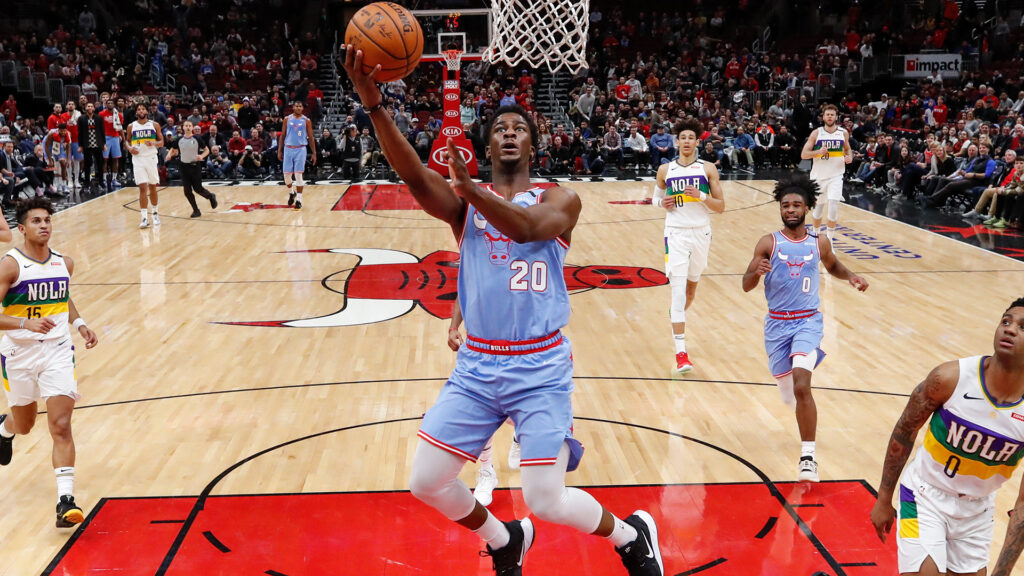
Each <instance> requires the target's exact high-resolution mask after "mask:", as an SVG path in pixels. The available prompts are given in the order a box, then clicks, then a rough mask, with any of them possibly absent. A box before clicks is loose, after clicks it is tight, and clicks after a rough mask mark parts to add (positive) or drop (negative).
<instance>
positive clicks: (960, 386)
mask: <svg viewBox="0 0 1024 576" xmlns="http://www.w3.org/2000/svg"><path fill="white" fill-rule="evenodd" d="M985 358H986V357H985V356H973V357H971V358H963V359H961V360H960V380H959V381H958V382H957V384H956V390H954V391H953V395H952V396H950V398H949V400H947V401H946V403H945V404H943V405H942V406H941V407H940V408H939V409H938V410H936V411H935V412H934V413H933V414H932V417H931V420H929V422H928V431H927V432H926V433H925V437H924V446H923V447H922V448H921V449H919V450H918V451H917V456H916V457H915V458H914V462H913V463H912V464H911V466H912V467H914V471H915V472H916V473H917V475H918V478H920V479H922V480H924V481H925V482H927V483H929V484H931V485H933V486H935V487H937V488H940V489H942V490H945V491H947V492H950V493H952V494H964V495H967V496H970V497H973V498H981V497H984V496H988V495H989V494H991V493H993V492H995V491H996V490H997V489H998V488H999V487H1000V486H1002V484H1003V482H1006V481H1007V480H1009V479H1010V476H1012V475H1013V471H1014V470H1015V469H1016V468H1017V465H1018V464H1020V461H1021V458H1022V457H1024V400H1022V401H1018V402H1014V403H1013V404H1000V403H998V402H996V401H995V400H994V399H993V398H992V396H990V395H989V393H988V389H987V388H986V387H985V372H984V369H983V367H984V362H985Z"/></svg>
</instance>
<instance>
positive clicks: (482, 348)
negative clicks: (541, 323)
mask: <svg viewBox="0 0 1024 576" xmlns="http://www.w3.org/2000/svg"><path fill="white" fill-rule="evenodd" d="M561 343H562V332H561V330H558V331H555V332H552V333H551V334H548V335H547V336H542V337H540V338H531V339H529V340H486V339H484V338H477V337H476V336H473V335H472V334H467V335H466V347H467V348H469V349H470V350H472V351H474V352H482V353H484V354H497V355H500V356H520V355H523V354H533V353H535V352H542V351H544V350H549V349H551V348H554V347H555V346H558V345H559V344H561Z"/></svg>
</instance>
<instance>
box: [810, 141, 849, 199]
mask: <svg viewBox="0 0 1024 576" xmlns="http://www.w3.org/2000/svg"><path fill="white" fill-rule="evenodd" d="M845 145H846V131H845V130H843V129H842V128H840V127H838V126H836V129H835V131H833V132H829V131H827V130H825V127H824V126H821V127H819V128H818V138H817V140H815V142H814V148H813V149H814V152H815V153H816V154H817V153H820V152H821V150H822V149H825V150H828V158H819V157H818V156H815V157H814V159H812V160H811V178H813V179H815V180H828V179H829V178H835V177H836V176H842V175H843V172H845V171H846V159H845V158H844V156H845V153H844V152H843V148H844V147H845ZM822 192H824V190H822Z"/></svg>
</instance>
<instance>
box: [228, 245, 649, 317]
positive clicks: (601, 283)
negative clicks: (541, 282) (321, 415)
mask: <svg viewBox="0 0 1024 576" xmlns="http://www.w3.org/2000/svg"><path fill="white" fill-rule="evenodd" d="M288 253H291V254H294V253H310V254H349V255H352V256H357V257H358V258H359V263H358V264H356V266H355V267H354V268H352V269H351V270H350V271H349V270H342V271H339V272H335V273H334V274H331V275H330V276H328V277H326V278H324V279H323V285H324V286H325V287H326V286H327V285H328V283H329V282H331V281H332V280H333V278H334V277H335V276H337V275H340V274H344V273H345V272H348V278H347V280H344V282H345V289H344V292H343V294H344V295H345V305H344V306H343V307H342V308H341V310H338V311H337V312H334V313H333V314H328V315H326V316H318V317H316V318H299V319H295V320H265V321H247V322H218V324H229V325H233V326H273V327H287V328H330V327H336V326H358V325H361V324H373V323H376V322H386V321H388V320H392V319H394V318H398V317H399V316H403V315H405V314H408V313H409V312H411V311H412V310H413V309H414V308H415V307H416V306H419V307H420V308H423V309H424V310H426V311H427V312H428V313H429V314H431V315H432V316H434V317H436V318H442V319H448V318H451V317H452V310H453V308H454V304H455V298H456V296H457V293H458V292H457V288H456V286H457V282H458V276H459V255H458V253H456V252H451V251H448V250H438V251H435V252H431V253H430V254H428V255H427V256H426V257H425V258H423V259H422V260H421V259H419V258H417V257H416V256H414V255H412V254H409V253H407V252H400V251H398V250H388V249H382V248H331V249H321V250H296V251H293V252H288ZM562 274H563V275H564V277H565V283H566V286H567V287H568V289H569V290H570V291H573V292H584V291H587V290H593V289H596V288H599V289H605V290H611V289H624V288H647V287H651V286H663V285H665V284H667V283H668V279H667V278H665V275H664V274H662V273H661V272H660V271H658V270H654V269H653V268H640V267H635V266H609V265H600V266H572V265H565V266H564V267H563V268H562ZM328 289H330V288H328ZM339 293H342V292H340V291H339Z"/></svg>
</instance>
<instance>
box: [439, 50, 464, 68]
mask: <svg viewBox="0 0 1024 576" xmlns="http://www.w3.org/2000/svg"><path fill="white" fill-rule="evenodd" d="M441 55H442V56H444V63H445V67H446V68H448V70H449V71H454V72H457V71H459V70H460V69H461V68H462V50H442V51H441Z"/></svg>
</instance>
